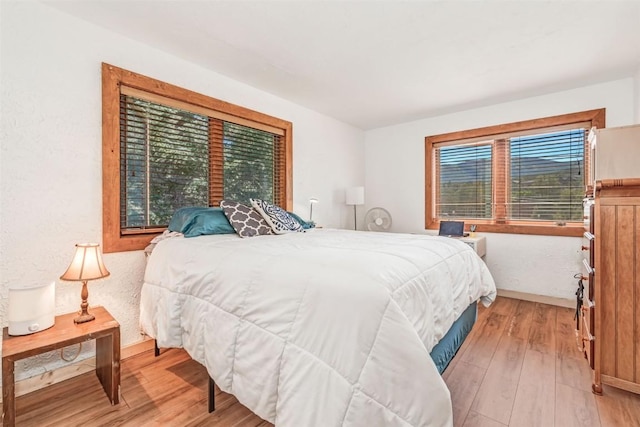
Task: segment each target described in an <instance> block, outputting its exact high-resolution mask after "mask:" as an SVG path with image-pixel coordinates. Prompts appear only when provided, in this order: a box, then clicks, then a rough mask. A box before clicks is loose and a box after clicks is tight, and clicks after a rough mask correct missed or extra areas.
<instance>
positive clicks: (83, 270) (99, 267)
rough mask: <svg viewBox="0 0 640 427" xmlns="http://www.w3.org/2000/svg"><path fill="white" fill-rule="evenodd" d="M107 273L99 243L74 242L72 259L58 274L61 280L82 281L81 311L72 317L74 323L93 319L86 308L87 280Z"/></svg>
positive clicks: (98, 277)
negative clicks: (74, 251) (74, 250)
mask: <svg viewBox="0 0 640 427" xmlns="http://www.w3.org/2000/svg"><path fill="white" fill-rule="evenodd" d="M109 274H111V273H109V272H108V271H107V269H106V268H105V266H104V263H103V262H102V255H101V254H100V245H99V244H98V243H78V244H76V253H75V255H74V256H73V260H72V261H71V264H70V265H69V268H67V271H65V272H64V274H63V275H62V276H60V279H61V280H68V281H72V282H82V292H81V294H80V297H81V298H82V304H80V310H81V313H80V315H79V316H78V317H76V318H75V319H73V321H74V322H75V323H84V322H90V321H91V320H93V319H95V316H94V315H93V314H90V313H89V312H88V310H87V308H88V307H89V303H88V302H87V299H88V298H89V290H88V289H87V282H88V281H89V280H95V279H101V278H103V277H107V276H108V275H109Z"/></svg>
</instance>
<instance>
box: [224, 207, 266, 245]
mask: <svg viewBox="0 0 640 427" xmlns="http://www.w3.org/2000/svg"><path fill="white" fill-rule="evenodd" d="M220 207H221V208H222V211H223V212H224V214H225V215H226V216H227V219H228V220H229V223H231V226H232V227H233V229H234V230H236V233H238V235H239V236H240V237H253V236H259V235H262V234H273V231H271V227H270V226H269V224H267V222H266V221H265V220H264V218H262V215H260V213H258V212H257V211H256V210H255V209H253V208H252V207H251V206H247V205H245V204H242V203H239V202H232V201H229V200H223V201H221V202H220Z"/></svg>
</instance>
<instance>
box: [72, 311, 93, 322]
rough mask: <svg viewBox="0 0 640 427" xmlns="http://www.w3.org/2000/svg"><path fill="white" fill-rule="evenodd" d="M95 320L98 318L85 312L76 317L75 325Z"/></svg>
mask: <svg viewBox="0 0 640 427" xmlns="http://www.w3.org/2000/svg"><path fill="white" fill-rule="evenodd" d="M95 318H96V316H94V315H93V314H90V313H86V312H85V313H82V314H81V315H80V316H78V317H76V318H75V319H73V323H86V322H91V321H92V320H94V319H95Z"/></svg>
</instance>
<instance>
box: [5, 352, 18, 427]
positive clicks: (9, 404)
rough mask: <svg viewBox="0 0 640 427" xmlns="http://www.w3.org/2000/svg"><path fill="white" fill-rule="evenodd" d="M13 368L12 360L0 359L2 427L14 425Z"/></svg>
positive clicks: (14, 391) (14, 392) (14, 395)
mask: <svg viewBox="0 0 640 427" xmlns="http://www.w3.org/2000/svg"><path fill="white" fill-rule="evenodd" d="M14 367H15V366H14V363H13V360H10V359H9V358H7V357H3V358H2V414H3V415H2V425H3V426H4V427H13V426H15V424H16V389H15V382H14V379H15V378H14V377H15V375H14Z"/></svg>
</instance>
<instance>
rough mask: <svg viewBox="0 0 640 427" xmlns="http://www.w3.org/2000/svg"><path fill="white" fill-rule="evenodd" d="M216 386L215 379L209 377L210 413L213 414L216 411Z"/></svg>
mask: <svg viewBox="0 0 640 427" xmlns="http://www.w3.org/2000/svg"><path fill="white" fill-rule="evenodd" d="M215 385H216V383H215V382H213V378H211V376H209V413H212V412H213V411H215V410H216V397H215V390H214V386H215Z"/></svg>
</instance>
